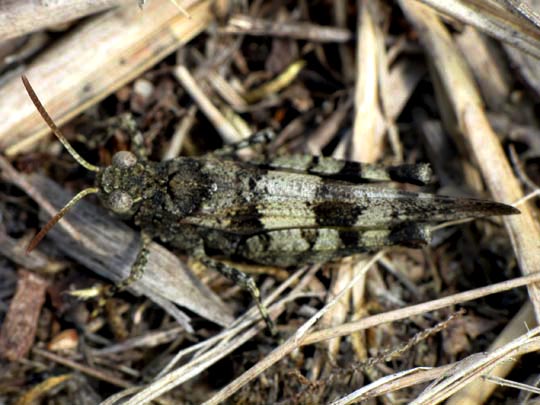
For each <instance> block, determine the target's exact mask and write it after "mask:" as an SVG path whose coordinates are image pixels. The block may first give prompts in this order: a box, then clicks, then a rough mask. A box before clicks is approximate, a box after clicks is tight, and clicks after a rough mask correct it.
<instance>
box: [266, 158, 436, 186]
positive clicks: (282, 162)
mask: <svg viewBox="0 0 540 405" xmlns="http://www.w3.org/2000/svg"><path fill="white" fill-rule="evenodd" d="M257 164H258V166H261V167H264V168H268V169H277V170H290V171H294V172H299V173H309V174H315V175H318V176H321V177H325V178H329V179H335V180H344V181H349V182H352V183H362V182H376V181H397V182H401V183H411V184H416V185H424V184H426V183H429V181H430V179H431V175H432V173H431V169H430V167H429V165H428V164H422V163H421V164H404V165H396V166H384V165H378V164H370V163H359V162H351V161H347V160H340V159H334V158H331V157H322V156H311V155H286V156H278V157H276V158H273V159H270V160H267V161H260V162H258V163H257Z"/></svg>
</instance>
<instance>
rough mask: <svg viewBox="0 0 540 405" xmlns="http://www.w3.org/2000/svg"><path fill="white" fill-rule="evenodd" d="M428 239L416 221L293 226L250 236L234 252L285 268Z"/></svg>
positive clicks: (413, 244) (416, 244) (420, 243)
mask: <svg viewBox="0 0 540 405" xmlns="http://www.w3.org/2000/svg"><path fill="white" fill-rule="evenodd" d="M430 239H431V229H430V226H429V225H427V224H417V223H406V224H403V225H401V226H399V227H394V228H392V229H368V230H358V229H354V228H348V229H336V228H317V229H299V228H294V229H285V230H278V231H271V232H266V233H263V234H259V235H255V236H251V237H249V238H248V239H246V240H245V241H244V242H243V243H242V244H241V245H240V246H239V247H238V250H237V255H238V256H240V257H241V258H243V259H245V260H249V261H253V262H256V263H260V264H267V265H274V266H282V267H288V266H298V265H303V264H313V263H324V262H327V261H331V260H335V259H339V258H342V257H346V256H350V255H353V254H357V253H368V252H374V251H377V250H380V249H382V248H384V247H387V246H406V247H412V248H419V247H421V246H423V245H426V244H428V243H429V242H430Z"/></svg>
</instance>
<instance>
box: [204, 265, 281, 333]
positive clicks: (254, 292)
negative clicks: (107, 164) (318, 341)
mask: <svg viewBox="0 0 540 405" xmlns="http://www.w3.org/2000/svg"><path fill="white" fill-rule="evenodd" d="M199 261H200V262H201V263H202V264H203V265H205V266H206V267H208V268H210V269H214V270H216V271H218V272H219V273H221V274H222V275H224V276H225V277H227V278H228V279H229V280H231V281H233V282H234V283H236V284H237V285H238V286H239V287H240V288H242V289H243V290H245V291H247V292H249V293H250V294H251V296H252V298H253V300H254V301H255V303H256V304H257V308H258V309H259V312H260V314H261V317H262V318H263V320H264V322H265V323H266V326H267V327H268V330H269V331H270V333H271V334H272V336H275V335H276V334H277V331H276V327H275V325H274V321H272V318H270V314H269V313H268V309H267V308H266V307H265V306H264V304H263V303H262V301H261V293H260V291H259V289H258V288H257V285H256V284H255V281H254V280H253V278H251V277H250V276H248V275H247V274H245V273H243V272H241V271H240V270H238V269H235V268H234V267H231V266H229V265H227V264H225V263H221V262H218V261H216V260H214V259H211V258H209V257H207V256H204V257H201V258H199Z"/></svg>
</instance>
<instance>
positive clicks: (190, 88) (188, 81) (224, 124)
mask: <svg viewBox="0 0 540 405" xmlns="http://www.w3.org/2000/svg"><path fill="white" fill-rule="evenodd" d="M174 75H175V76H176V78H177V79H178V81H179V82H180V83H181V84H182V86H183V87H184V89H186V90H187V92H188V93H189V95H190V96H191V97H192V98H193V99H194V100H195V102H196V103H197V105H198V106H199V108H200V109H201V111H202V112H203V113H204V115H206V117H207V118H208V120H209V121H210V122H211V123H212V125H213V126H214V128H215V129H216V131H217V132H219V134H220V135H221V137H222V138H223V140H224V141H225V142H226V143H233V142H238V141H240V140H242V139H243V138H245V137H246V135H249V134H242V133H240V132H239V131H238V130H237V129H236V128H235V127H234V125H232V124H231V123H230V122H229V120H227V119H226V118H225V116H224V115H223V114H222V112H221V111H220V110H219V109H218V108H217V107H216V106H215V105H214V104H213V103H212V101H211V100H210V98H209V97H208V96H207V95H206V94H205V93H204V91H203V89H202V88H201V86H199V85H198V84H197V81H196V80H195V78H194V77H193V76H192V75H191V73H190V72H189V70H188V69H187V68H186V67H185V66H182V65H180V66H177V67H176V69H174Z"/></svg>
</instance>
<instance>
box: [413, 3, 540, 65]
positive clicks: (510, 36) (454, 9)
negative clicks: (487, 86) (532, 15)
mask: <svg viewBox="0 0 540 405" xmlns="http://www.w3.org/2000/svg"><path fill="white" fill-rule="evenodd" d="M418 1H419V2H422V3H425V4H427V5H429V6H430V7H432V8H434V9H435V10H437V11H439V12H441V13H444V14H446V15H449V16H451V17H453V18H455V19H457V20H459V21H462V22H464V23H467V24H470V25H472V26H473V27H476V28H478V29H479V30H480V31H483V32H485V33H486V34H488V35H490V36H492V37H494V38H497V39H499V40H501V41H503V42H506V43H508V44H510V45H513V46H515V47H516V48H518V49H521V50H522V51H524V52H527V53H528V54H531V55H533V56H536V57H537V58H538V57H540V32H539V30H538V28H537V27H536V26H535V25H534V24H533V23H531V22H530V20H527V19H525V18H521V17H520V16H518V15H515V14H512V13H511V11H509V10H508V9H507V7H504V6H507V5H506V4H495V2H494V1H492V0H444V1H440V0H418ZM500 2H501V1H499V3H500Z"/></svg>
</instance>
